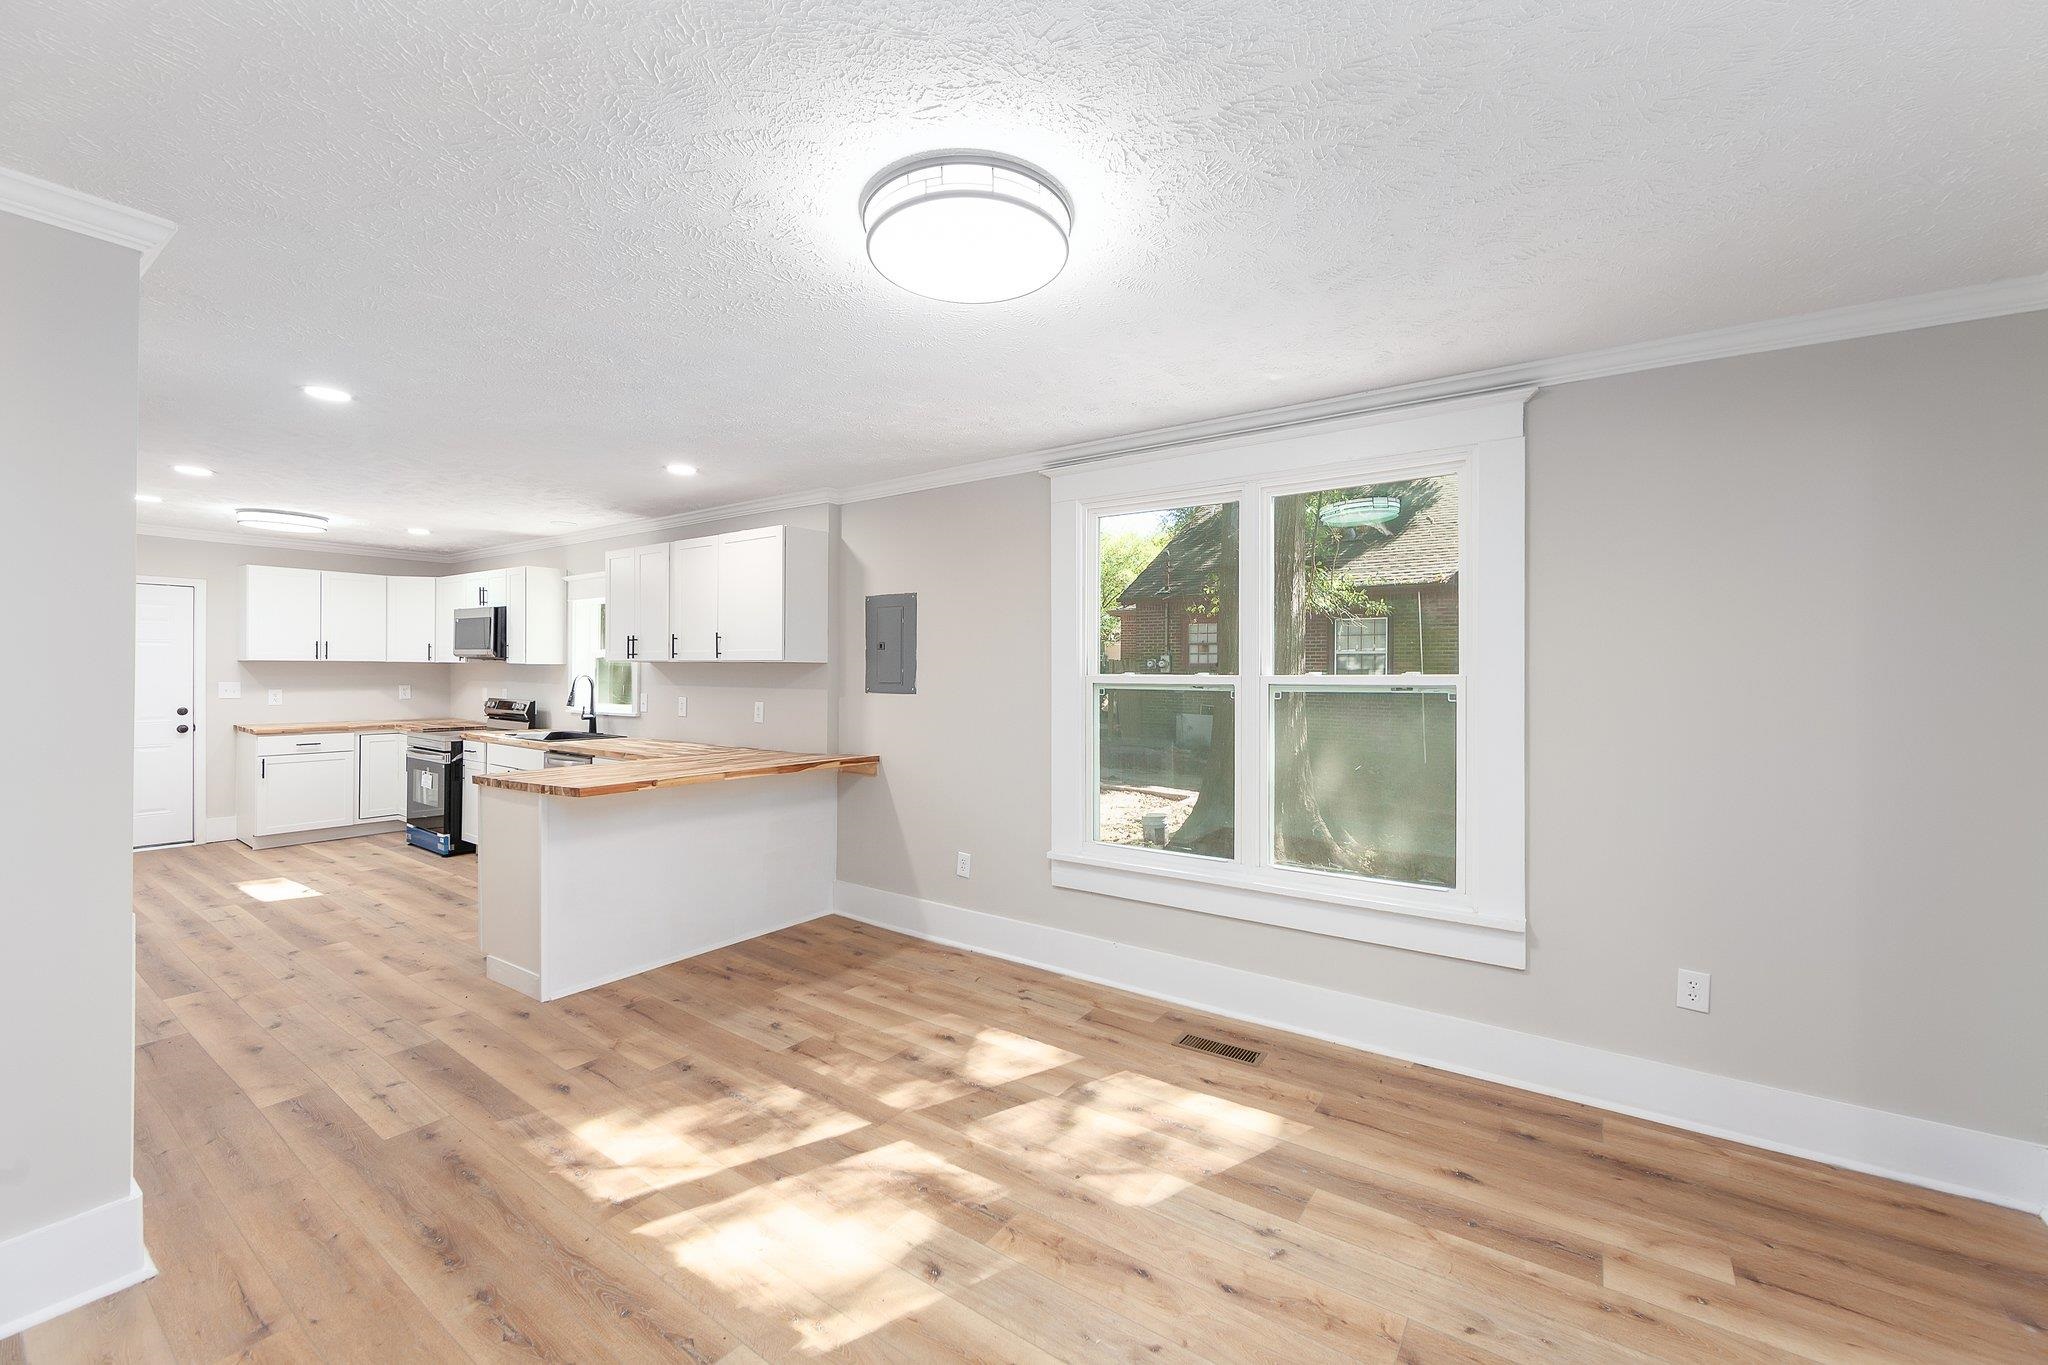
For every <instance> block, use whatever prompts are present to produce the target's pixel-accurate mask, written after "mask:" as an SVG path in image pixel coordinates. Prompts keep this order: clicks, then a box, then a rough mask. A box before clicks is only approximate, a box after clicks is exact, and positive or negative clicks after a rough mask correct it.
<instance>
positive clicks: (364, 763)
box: [356, 734, 405, 820]
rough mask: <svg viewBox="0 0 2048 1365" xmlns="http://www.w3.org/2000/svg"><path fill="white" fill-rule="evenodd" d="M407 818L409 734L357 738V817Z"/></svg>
mask: <svg viewBox="0 0 2048 1365" xmlns="http://www.w3.org/2000/svg"><path fill="white" fill-rule="evenodd" d="M404 817H405V736H404V735H398V734H391V735H358V736H357V737H356V819H358V820H400V819H403V818H404Z"/></svg>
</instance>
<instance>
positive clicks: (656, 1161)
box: [570, 1086, 867, 1201]
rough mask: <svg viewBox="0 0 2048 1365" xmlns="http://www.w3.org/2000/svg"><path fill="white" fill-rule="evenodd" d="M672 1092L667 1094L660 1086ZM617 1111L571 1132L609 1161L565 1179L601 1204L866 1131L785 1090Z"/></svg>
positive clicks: (655, 1091) (649, 1093) (842, 1114)
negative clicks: (599, 1199) (601, 1200)
mask: <svg viewBox="0 0 2048 1365" xmlns="http://www.w3.org/2000/svg"><path fill="white" fill-rule="evenodd" d="M667 1088H668V1089H670V1090H671V1091H673V1090H674V1089H675V1088H674V1087H667ZM659 1089H660V1088H656V1087H650V1088H649V1089H648V1090H643V1091H641V1092H640V1094H641V1096H642V1097H650V1098H653V1099H655V1100H656V1101H657V1107H650V1108H646V1109H620V1110H615V1111H613V1112H611V1113H609V1114H603V1115H600V1116H598V1117H596V1118H592V1119H587V1120H585V1121H584V1122H582V1123H579V1124H577V1125H575V1130H574V1131H575V1135H576V1138H577V1140H578V1141H579V1142H580V1143H581V1144H582V1145H583V1146H584V1147H585V1148H587V1149H588V1150H589V1151H590V1152H593V1153H595V1154H596V1155H597V1156H599V1157H601V1158H602V1159H603V1160H604V1161H606V1162H609V1163H610V1165H611V1169H610V1170H609V1171H602V1170H596V1169H591V1168H589V1167H588V1166H586V1167H585V1169H583V1170H582V1171H581V1172H580V1173H578V1174H575V1175H571V1176H570V1178H572V1179H575V1180H577V1183H579V1184H582V1185H584V1186H585V1188H586V1189H588V1190H590V1191H591V1192H592V1193H593V1194H597V1195H599V1196H601V1197H603V1198H606V1199H607V1200H608V1201H611V1200H617V1199H619V1198H631V1197H633V1195H635V1194H640V1193H645V1192H646V1191H647V1190H660V1189H668V1188H670V1187H671V1186H675V1185H681V1184H686V1183H688V1182H690V1181H693V1180H701V1179H703V1178H704V1177H706V1176H708V1175H713V1174H715V1173H717V1172H719V1171H726V1170H731V1169H732V1168H734V1167H736V1166H744V1165H746V1164H747V1163H749V1162H752V1161H759V1160H761V1159H762V1158H764V1157H771V1156H777V1155H779V1154H781V1153H783V1152H787V1151H792V1150H794V1149H796V1148H799V1147H806V1146H809V1145H810V1144H811V1143H813V1142H822V1141H824V1140H825V1139H827V1138H834V1137H842V1136H844V1135H845V1134H847V1133H851V1132H853V1131H855V1130H856V1129H859V1128H864V1127H866V1126H867V1120H865V1119H863V1118H861V1117H860V1116H859V1115H857V1114H850V1113H848V1112H847V1111H845V1110H844V1109H840V1108H838V1107H837V1106H834V1105H830V1104H827V1103H825V1102H823V1101H821V1100H819V1099H817V1098H816V1097H815V1096H811V1095H806V1094H804V1093H803V1092H802V1091H800V1090H792V1089H790V1088H789V1087H788V1086H763V1087H761V1088H760V1089H759V1090H755V1091H749V1092H747V1093H745V1094H738V1093H735V1094H731V1095H724V1096H721V1097H719V1098H718V1099H715V1100H697V1099H690V1100H686V1101H681V1102H678V1103H676V1104H673V1105H669V1106H666V1107H659V1105H658V1101H659V1099H660V1095H659Z"/></svg>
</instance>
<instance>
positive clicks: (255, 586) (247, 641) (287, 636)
mask: <svg viewBox="0 0 2048 1365" xmlns="http://www.w3.org/2000/svg"><path fill="white" fill-rule="evenodd" d="M241 657H242V658H244V659H317V658H319V657H320V571H319V570H318V569H278V568H272V567H270V566H269V565H264V564H250V565H246V566H244V568H243V569H242V650H241Z"/></svg>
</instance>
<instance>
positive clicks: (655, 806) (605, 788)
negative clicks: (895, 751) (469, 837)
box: [465, 731, 881, 1000]
mask: <svg viewBox="0 0 2048 1365" xmlns="http://www.w3.org/2000/svg"><path fill="white" fill-rule="evenodd" d="M465 738H468V736H465ZM474 738H476V739H478V740H481V741H485V742H488V743H489V744H490V745H491V746H492V747H493V748H496V747H497V746H500V745H508V744H509V745H513V746H516V747H522V748H530V749H540V750H545V751H547V752H549V753H556V754H563V755H569V756H574V757H582V758H588V759H591V760H592V762H591V763H590V764H589V765H587V766H579V767H568V768H546V769H540V770H536V771H529V772H492V773H487V774H484V775H481V776H478V777H476V778H474V779H473V780H474V783H475V786H476V795H477V814H478V818H479V820H480V822H481V826H482V828H481V831H480V833H481V836H482V837H481V838H479V839H478V840H477V845H478V850H479V852H478V858H477V940H478V944H479V946H480V947H481V948H482V949H483V952H484V970H485V973H486V974H487V975H488V976H489V977H490V978H491V979H492V980H493V981H497V982H500V983H501V984H503V985H507V986H511V987H512V988H514V989H515V990H518V991H521V992H523V993H525V994H527V995H530V996H533V997H534V998H535V999H538V1000H555V999H559V998H560V997H562V996H565V995H573V994H574V993H576V992H577V991H583V990H589V989H590V988H592V987H594V986H601V985H604V984H605V983H606V982H609V981H617V980H620V979H621V978H624V977H628V976H633V975H635V974H637V973H639V972H644V971H648V970H651V969H652V968H655V967H660V966H664V965H666V964H667V963H670V962H676V961H679V960H681V959H683V958H686V957H693V956H695V955H696V954H698V953H703V952H708V951H710V950H711V949H713V948H719V947H723V946H724V945H726V944H728V943H736V942H739V941H741V940H743V939H749V938H754V937H756V936H758V935H760V934H765V933H769V932H772V931H773V930H776V929H781V928H786V927H787V926H789V925H791V924H798V923H801V922H803V921H805V920H808V919H814V918H816V917H817V916H819V915H822V914H824V913H826V912H827V911H828V910H829V909H830V908H831V895H832V877H833V866H834V861H835V857H836V850H837V841H838V819H837V811H838V797H837V791H836V784H835V783H834V782H831V781H827V780H825V779H826V777H828V776H831V775H835V774H838V773H854V774H871V773H873V772H875V771H876V769H877V768H878V767H879V765H880V762H881V760H880V758H879V756H877V755H874V754H865V755H849V754H803V753H786V752H782V751H779V750H770V749H741V748H727V747H724V746H719V745H708V744H685V743H677V742H670V741H662V740H634V739H584V740H555V741H542V740H536V739H526V738H522V737H508V736H506V735H505V734H503V733H493V732H483V731H480V732H478V733H477V734H476V735H475V736H474Z"/></svg>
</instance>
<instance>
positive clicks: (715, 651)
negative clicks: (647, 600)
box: [607, 526, 829, 663]
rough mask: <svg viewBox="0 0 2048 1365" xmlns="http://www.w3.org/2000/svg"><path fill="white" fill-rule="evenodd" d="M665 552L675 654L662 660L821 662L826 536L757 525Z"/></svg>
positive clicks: (688, 542) (680, 544)
mask: <svg viewBox="0 0 2048 1365" xmlns="http://www.w3.org/2000/svg"><path fill="white" fill-rule="evenodd" d="M668 551H669V576H668V604H667V605H668V610H669V631H670V633H671V634H672V635H674V637H675V652H674V654H673V655H672V656H665V657H674V658H676V659H680V660H691V659H718V660H731V661H734V662H739V661H748V660H761V661H768V662H781V663H823V662H824V661H825V622H826V618H827V615H828V605H829V604H828V603H827V601H826V573H827V562H828V558H829V538H828V537H827V535H826V534H825V532H823V531H811V530H805V529H803V528H801V527H795V526H763V527H760V528H759V529H757V530H752V531H730V532H727V533H726V534H724V535H721V536H704V537H700V538H698V539H695V540H682V541H677V542H675V543H674V544H673V545H670V546H669V547H668ZM607 610H609V608H607ZM643 657H644V655H643Z"/></svg>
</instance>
